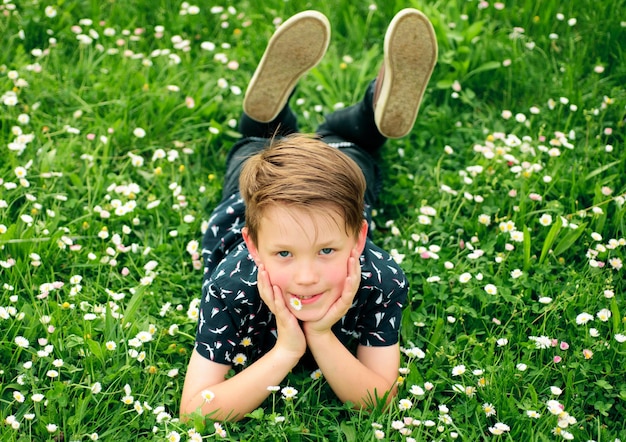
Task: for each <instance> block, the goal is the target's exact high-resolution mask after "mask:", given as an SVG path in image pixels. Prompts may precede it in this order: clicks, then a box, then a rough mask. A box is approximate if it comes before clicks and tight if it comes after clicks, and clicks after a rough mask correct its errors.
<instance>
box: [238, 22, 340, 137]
mask: <svg viewBox="0 0 626 442" xmlns="http://www.w3.org/2000/svg"><path fill="white" fill-rule="evenodd" d="M329 40H330V24H329V22H328V19H327V18H326V17H325V16H324V15H323V14H322V13H320V12H317V11H304V12H300V13H298V14H296V15H294V16H292V17H291V18H289V19H288V20H287V21H285V22H284V23H283V24H282V25H280V27H279V28H278V29H277V30H276V32H275V33H274V35H273V36H272V38H271V39H270V41H269V43H268V45H267V48H266V49H265V53H264V54H263V57H262V58H261V61H260V62H259V65H258V67H257V69H256V71H255V72H254V75H253V76H252V80H250V83H249V85H248V89H247V91H246V95H245V96H244V100H243V111H244V113H243V115H242V117H241V119H240V121H239V130H240V132H241V134H242V135H243V136H244V137H266V138H267V137H272V136H274V135H287V134H289V133H293V132H296V131H297V130H298V125H297V119H296V116H295V115H294V113H293V112H292V111H291V109H290V108H289V105H288V101H289V97H290V96H291V94H292V93H293V90H294V88H295V86H296V83H297V82H298V80H299V79H300V77H302V76H303V75H304V74H305V73H306V72H307V71H308V70H310V69H311V68H313V67H314V66H316V65H317V64H318V63H319V62H320V60H321V59H322V57H323V56H324V54H325V53H326V49H327V48H328V43H329Z"/></svg>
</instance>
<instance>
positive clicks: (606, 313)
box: [596, 308, 611, 322]
mask: <svg viewBox="0 0 626 442" xmlns="http://www.w3.org/2000/svg"><path fill="white" fill-rule="evenodd" d="M596 316H597V317H598V319H599V320H600V321H602V322H607V321H608V320H609V318H610V317H611V310H609V309H607V308H603V309H602V310H600V311H599V312H598V313H597V314H596Z"/></svg>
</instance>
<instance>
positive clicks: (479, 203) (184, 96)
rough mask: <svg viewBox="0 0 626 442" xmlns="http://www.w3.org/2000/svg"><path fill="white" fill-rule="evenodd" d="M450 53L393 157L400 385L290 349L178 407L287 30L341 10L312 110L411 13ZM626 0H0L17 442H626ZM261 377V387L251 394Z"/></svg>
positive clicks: (3, 405) (347, 83) (355, 78)
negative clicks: (375, 396)
mask: <svg viewBox="0 0 626 442" xmlns="http://www.w3.org/2000/svg"><path fill="white" fill-rule="evenodd" d="M408 6H411V7H416V8H418V9H421V10H422V11H424V12H425V13H426V14H427V15H428V16H429V17H430V18H431V20H432V22H433V25H434V28H435V31H436V33H437V39H438V43H439V60H438V64H437V67H436V68H435V72H434V74H433V77H432V80H431V82H430V84H429V87H428V90H427V92H426V95H425V99H424V103H423V106H422V108H421V110H420V115H419V117H418V121H417V123H416V125H415V128H414V130H413V131H412V132H411V134H410V135H409V136H408V137H406V138H403V139H401V140H393V141H389V142H388V143H387V145H386V147H385V150H384V153H383V155H382V159H381V164H382V167H383V169H384V173H385V189H384V192H383V196H382V200H381V202H380V207H378V208H377V210H376V213H375V223H376V226H377V228H376V230H375V231H374V236H375V239H376V242H377V243H378V244H380V245H381V246H383V247H384V248H386V249H387V250H390V251H391V252H392V254H393V256H394V257H395V258H396V260H397V261H398V262H400V263H401V265H402V267H403V268H404V269H405V271H406V273H407V276H408V279H409V282H410V284H411V291H410V294H409V297H410V299H409V301H410V303H409V305H408V306H407V308H406V312H405V314H404V316H403V327H402V332H401V345H402V363H401V364H402V365H401V369H400V372H399V373H398V384H399V393H398V396H397V398H394V399H393V401H392V403H391V405H390V407H388V408H386V409H383V408H382V407H377V408H375V409H373V410H369V411H367V412H366V411H353V410H351V409H350V407H349V406H347V405H344V404H341V402H339V401H338V400H337V399H336V398H335V397H334V395H333V393H332V391H331V390H330V388H329V387H328V385H327V384H326V383H325V382H324V379H323V376H322V377H321V378H318V377H316V376H311V375H312V374H311V373H305V372H300V371H296V372H294V373H293V374H291V375H290V376H288V377H287V379H285V380H284V382H283V383H282V384H281V385H280V386H277V387H280V388H281V389H282V388H284V387H291V390H290V393H292V394H293V392H294V389H295V390H296V391H297V394H295V396H291V395H287V396H289V397H286V396H285V395H284V394H282V393H281V391H280V389H279V390H278V391H276V392H275V393H274V394H272V395H271V396H270V398H269V399H268V400H267V401H266V403H264V404H263V406H262V407H260V408H259V409H258V410H256V411H255V412H253V413H252V414H251V415H250V416H249V417H248V418H247V419H246V420H244V421H241V422H239V423H223V424H218V423H214V422H212V421H211V420H210V419H204V418H202V417H200V416H196V417H195V418H194V419H192V421H190V422H188V423H181V422H180V421H179V419H178V409H179V400H180V394H181V391H182V383H183V380H184V375H185V369H186V365H187V361H188V358H189V355H190V352H191V351H192V349H193V344H194V334H195V326H196V320H197V315H198V313H197V307H198V303H199V299H200V295H201V282H202V264H201V261H200V258H199V252H200V251H199V241H200V240H201V237H202V232H203V229H205V228H206V225H207V220H208V216H209V213H210V211H211V209H212V208H213V207H214V206H215V205H216V204H217V203H218V201H219V199H220V196H221V186H222V182H221V179H222V177H223V172H224V170H223V166H224V162H225V158H226V155H227V152H228V148H229V146H231V145H232V144H233V143H234V142H235V141H236V140H237V139H238V138H239V135H238V133H237V131H236V127H237V126H236V121H237V118H238V116H239V114H240V111H241V102H242V98H243V93H244V92H245V89H246V85H247V81H248V80H249V79H250V77H251V75H252V72H253V70H254V68H255V66H256V63H257V62H258V60H259V59H260V57H261V55H262V52H263V50H264V47H265V44H266V42H267V40H268V38H269V37H270V36H271V34H272V32H273V30H274V29H275V27H276V26H277V25H278V24H279V23H280V22H281V20H285V19H286V18H288V17H289V16H290V15H292V14H294V13H296V12H299V11H301V10H304V9H318V10H320V11H321V12H323V13H325V14H326V15H327V16H328V18H329V20H330V22H331V25H332V29H333V36H332V43H331V46H330V48H329V51H328V53H327V55H326V57H325V58H324V60H323V61H322V62H321V63H320V65H319V66H318V67H316V68H315V69H314V70H312V71H311V72H310V73H309V74H308V75H307V76H306V77H305V78H304V79H303V80H302V81H301V83H300V85H299V87H298V89H297V93H296V96H295V97H294V98H293V100H292V105H293V108H294V110H296V111H297V112H298V114H299V116H300V120H299V122H300V125H301V128H302V130H303V131H305V132H313V131H314V130H315V128H316V126H317V124H318V123H319V122H321V121H322V119H323V115H324V114H325V113H328V112H330V111H332V109H334V108H337V107H340V106H345V105H349V104H351V103H353V102H355V101H357V100H359V99H360V97H361V95H362V92H363V90H364V88H365V86H366V85H367V83H368V82H369V80H370V79H371V78H373V77H374V76H375V75H376V73H377V71H378V67H379V66H380V63H381V60H382V37H383V35H384V32H385V29H386V26H387V24H388V22H389V21H390V20H391V18H392V17H393V15H394V14H395V13H396V12H397V11H399V10H400V9H402V8H404V7H408ZM624 10H626V1H624V0H614V1H609V0H577V1H556V0H542V1H531V0H507V1H503V2H491V1H479V0H450V1H435V2H424V1H417V0H415V1H405V2H400V1H395V0H391V1H387V2H379V3H369V2H351V1H348V0H336V1H334V2H310V1H303V0H292V1H286V0H264V1H262V2H260V1H259V2H250V1H238V2H235V1H230V0H224V2H222V3H220V4H219V5H217V4H203V3H202V2H198V3H188V2H173V1H163V0H155V1H151V2H148V1H144V0H136V1H133V2H126V1H115V0H102V1H98V0H91V1H88V0H57V1H49V0H41V1H37V0H23V1H21V0H3V1H2V2H1V4H0V42H1V44H2V51H0V94H1V100H0V439H1V440H3V441H27V440H37V441H40V440H51V441H88V440H98V439H100V440H116V441H127V440H137V439H149V440H151V439H154V440H168V441H178V440H200V438H203V439H209V440H213V439H218V440H221V439H224V440H246V441H259V440H284V441H297V440H310V441H317V440H328V441H369V440H377V439H381V440H390V441H450V440H455V439H456V440H467V441H482V440H509V441H558V440H561V439H564V440H572V439H573V440H580V441H596V442H600V441H602V442H605V441H610V442H615V441H618V440H620V439H621V440H626V423H625V421H624V416H625V415H626V369H625V368H624V367H625V366H626V293H625V289H626V284H625V278H624V272H625V270H624V268H623V264H624V260H626V256H625V255H626V225H625V219H624V216H625V212H626V205H625V203H626V149H625V147H626V146H625V144H624V131H625V128H624V126H625V124H626V89H625V88H624V85H625V84H626V46H625V44H624V42H626V16H625V15H624V12H623V11H624ZM241 394H245V392H241Z"/></svg>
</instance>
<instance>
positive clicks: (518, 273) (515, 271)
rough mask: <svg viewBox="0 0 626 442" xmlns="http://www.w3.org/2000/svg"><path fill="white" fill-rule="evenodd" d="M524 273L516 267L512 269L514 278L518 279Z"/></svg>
mask: <svg viewBox="0 0 626 442" xmlns="http://www.w3.org/2000/svg"><path fill="white" fill-rule="evenodd" d="M523 274H524V272H522V271H521V270H520V269H515V270H512V271H511V278H513V279H517V278H519V277H520V276H522V275H523Z"/></svg>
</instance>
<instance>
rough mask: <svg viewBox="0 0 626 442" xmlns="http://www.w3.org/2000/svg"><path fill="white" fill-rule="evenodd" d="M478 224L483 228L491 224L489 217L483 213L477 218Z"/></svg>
mask: <svg viewBox="0 0 626 442" xmlns="http://www.w3.org/2000/svg"><path fill="white" fill-rule="evenodd" d="M478 222H479V223H480V224H483V225H485V226H488V225H489V224H491V217H490V216H489V215H485V214H484V213H483V214H481V215H479V216H478Z"/></svg>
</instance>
